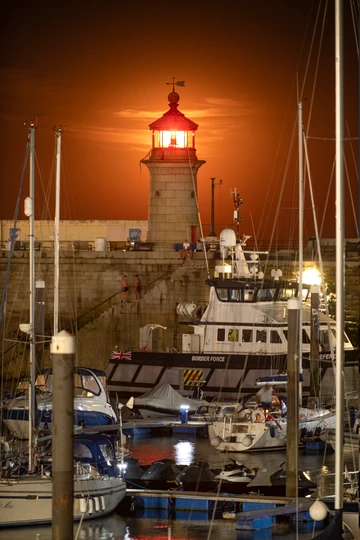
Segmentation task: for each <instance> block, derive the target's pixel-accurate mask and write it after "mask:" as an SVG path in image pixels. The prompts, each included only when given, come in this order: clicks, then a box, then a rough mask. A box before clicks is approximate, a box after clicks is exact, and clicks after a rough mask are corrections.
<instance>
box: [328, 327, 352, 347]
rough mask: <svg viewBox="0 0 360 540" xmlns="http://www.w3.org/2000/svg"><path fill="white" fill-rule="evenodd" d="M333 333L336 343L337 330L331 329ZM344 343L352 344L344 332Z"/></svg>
mask: <svg viewBox="0 0 360 540" xmlns="http://www.w3.org/2000/svg"><path fill="white" fill-rule="evenodd" d="M331 333H332V335H333V336H334V339H335V341H336V328H331ZM344 343H350V341H349V338H348V337H347V335H346V334H345V332H344Z"/></svg>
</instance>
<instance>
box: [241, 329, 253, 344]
mask: <svg viewBox="0 0 360 540" xmlns="http://www.w3.org/2000/svg"><path fill="white" fill-rule="evenodd" d="M252 340H253V331H252V330H248V329H246V330H243V331H242V342H243V343H251V342H252Z"/></svg>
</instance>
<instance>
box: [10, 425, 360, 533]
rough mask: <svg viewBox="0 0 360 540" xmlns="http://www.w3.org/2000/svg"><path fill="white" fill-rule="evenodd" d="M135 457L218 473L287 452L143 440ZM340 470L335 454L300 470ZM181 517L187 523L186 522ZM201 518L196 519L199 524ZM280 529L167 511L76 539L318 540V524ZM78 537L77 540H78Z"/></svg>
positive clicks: (96, 527)
mask: <svg viewBox="0 0 360 540" xmlns="http://www.w3.org/2000/svg"><path fill="white" fill-rule="evenodd" d="M129 447H130V450H131V452H132V457H133V458H136V459H139V461H140V464H150V463H152V462H153V461H156V460H158V459H164V458H171V459H173V460H174V461H175V462H176V463H177V464H178V465H188V464H190V463H191V462H193V461H200V460H201V461H208V462H209V464H210V466H211V467H213V468H221V467H222V466H223V465H224V463H226V462H229V461H230V458H232V459H237V460H241V461H242V462H243V463H244V464H245V465H246V466H247V467H250V468H252V467H255V466H259V467H261V466H264V465H265V464H267V463H269V461H270V460H271V461H279V462H280V461H285V460H286V455H285V452H276V453H275V452H269V453H257V454H251V453H248V454H244V453H238V454H235V453H231V454H229V455H226V454H224V453H220V452H218V451H217V450H216V449H214V448H213V447H212V446H211V445H210V443H209V441H208V439H206V438H195V437H194V438H193V437H191V436H184V435H179V436H164V435H162V436H151V435H147V436H143V437H134V438H132V439H130V440H129ZM345 462H346V464H347V465H348V468H349V470H356V469H357V464H356V463H355V462H354V459H353V457H352V456H351V454H350V453H346V454H345ZM324 467H326V468H328V469H329V470H330V471H332V472H333V471H334V468H335V455H334V454H331V455H325V456H322V455H305V454H300V456H299V468H300V469H302V470H305V471H307V472H308V473H309V474H310V476H312V477H315V475H316V474H317V473H318V472H319V471H320V469H322V468H324ZM180 518H181V519H180ZM194 518H196V519H194ZM276 527H277V528H275V529H264V530H261V531H237V530H235V522H234V521H233V520H224V519H222V518H221V517H220V518H219V519H215V520H211V516H210V517H208V515H207V514H206V513H201V512H198V513H197V514H196V515H195V514H192V513H191V512H187V513H182V514H181V515H180V514H177V513H175V514H173V515H172V516H171V517H170V516H168V515H167V512H165V514H164V513H163V511H161V510H147V511H142V514H141V517H140V514H138V516H137V517H127V516H121V515H119V514H113V515H112V516H109V517H107V518H103V519H98V520H91V521H87V522H83V524H82V525H81V529H80V530H79V525H74V539H75V538H77V540H90V539H91V540H110V539H112V540H147V539H154V540H155V539H156V540H169V539H172V540H174V539H177V540H197V539H199V540H207V539H215V540H270V539H274V540H275V539H276V538H280V537H281V538H284V539H287V540H288V539H292V538H299V539H301V540H307V539H310V538H312V537H313V534H314V531H313V525H312V524H309V523H300V524H299V525H298V534H297V533H296V530H295V528H294V527H295V526H291V525H289V524H288V523H286V524H281V525H276ZM76 535H77V536H76ZM51 538H52V534H51V527H26V528H21V529H14V530H10V529H8V530H3V531H1V530H0V540H25V539H26V540H35V539H36V540H50V539H51ZM349 538H351V537H349Z"/></svg>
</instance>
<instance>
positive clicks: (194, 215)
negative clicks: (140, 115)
mask: <svg viewBox="0 0 360 540" xmlns="http://www.w3.org/2000/svg"><path fill="white" fill-rule="evenodd" d="M168 99H169V108H170V110H168V111H167V112H166V113H165V114H163V116H162V117H161V118H159V119H158V120H155V122H152V124H150V125H149V128H150V129H151V131H152V148H151V151H150V152H149V154H148V155H147V156H146V158H145V159H143V160H142V161H141V162H142V163H144V164H145V165H146V166H147V168H148V169H149V172H150V197H149V216H148V235H147V239H148V241H149V242H154V249H155V250H157V249H164V248H165V249H170V248H172V246H173V244H178V243H183V241H184V239H188V240H189V241H190V242H191V241H192V242H196V238H197V235H198V230H197V229H198V226H199V220H198V209H197V179H196V176H197V172H198V170H199V168H200V167H201V165H202V164H203V163H205V161H201V160H198V159H197V157H196V148H195V131H196V130H197V128H198V125H197V124H195V122H193V121H192V120H190V119H189V118H186V116H185V115H184V114H183V113H181V112H180V111H179V110H178V103H179V99H180V96H179V94H178V93H177V92H175V89H174V84H173V91H172V92H170V94H169V96H168Z"/></svg>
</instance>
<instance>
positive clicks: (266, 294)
mask: <svg viewBox="0 0 360 540" xmlns="http://www.w3.org/2000/svg"><path fill="white" fill-rule="evenodd" d="M275 291H276V289H259V290H258V295H257V299H258V302H272V301H273V300H274V296H275Z"/></svg>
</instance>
